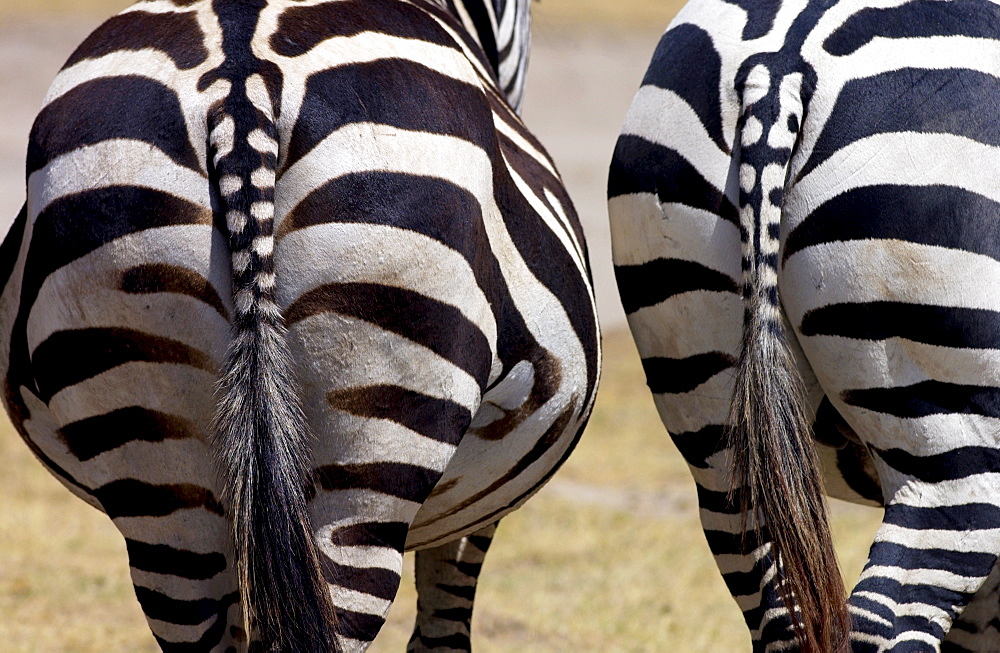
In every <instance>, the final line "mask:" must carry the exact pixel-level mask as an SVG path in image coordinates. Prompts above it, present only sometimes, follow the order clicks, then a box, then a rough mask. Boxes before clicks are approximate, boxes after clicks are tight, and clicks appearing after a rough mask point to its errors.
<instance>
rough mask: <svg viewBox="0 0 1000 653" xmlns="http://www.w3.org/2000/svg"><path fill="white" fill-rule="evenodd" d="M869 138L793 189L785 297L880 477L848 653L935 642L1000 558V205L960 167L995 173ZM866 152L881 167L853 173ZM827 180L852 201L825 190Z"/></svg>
mask: <svg viewBox="0 0 1000 653" xmlns="http://www.w3.org/2000/svg"><path fill="white" fill-rule="evenodd" d="M868 140H869V142H868V143H864V141H860V142H855V143H851V144H848V145H847V146H845V148H844V150H845V151H844V152H843V153H842V154H841V155H840V156H837V157H836V158H831V159H830V160H829V161H828V162H826V163H825V164H821V165H819V166H813V167H810V168H809V169H811V172H810V173H809V174H807V175H805V176H803V177H802V179H801V180H800V181H799V183H798V185H797V186H796V188H795V189H794V190H793V194H792V195H790V197H789V205H790V208H791V209H792V210H794V211H796V212H797V213H796V221H795V224H796V226H795V228H794V229H793V230H792V231H791V232H790V233H789V235H788V239H787V242H786V245H785V254H784V257H785V261H784V269H783V275H782V282H783V289H784V291H785V292H784V299H785V306H786V309H787V310H788V313H789V317H790V319H791V321H792V322H793V324H795V325H796V326H797V330H798V331H799V334H800V342H801V344H802V347H803V350H804V352H805V354H806V356H807V357H808V358H809V361H810V362H811V363H812V366H813V368H814V369H815V371H816V374H817V377H818V378H819V380H820V383H821V384H822V386H823V388H824V390H825V391H826V392H827V394H828V396H829V397H830V399H831V401H832V403H833V404H834V406H835V407H836V409H837V410H838V411H839V412H840V413H841V414H842V415H843V416H844V418H845V419H846V420H847V422H848V423H850V425H851V427H852V428H853V429H854V431H856V432H857V434H858V436H859V437H860V438H861V439H862V440H863V441H864V443H865V444H866V446H867V447H868V448H869V450H870V451H871V452H872V453H873V458H874V461H875V465H876V467H877V468H878V473H879V477H880V480H881V484H882V490H883V493H884V495H885V499H886V505H887V508H886V513H885V517H884V519H883V524H882V526H881V528H880V529H879V531H878V533H877V534H876V539H875V543H874V545H873V546H872V549H871V552H870V554H869V560H868V564H867V566H866V568H865V570H864V572H863V573H862V576H861V579H860V580H859V582H858V584H857V586H856V587H855V589H854V592H853V593H852V596H851V606H852V607H851V611H852V614H853V617H854V630H855V648H856V649H857V650H881V648H880V647H888V646H890V644H891V645H900V646H901V648H905V647H907V646H911V647H919V646H923V645H925V644H926V643H927V642H932V643H937V642H940V641H942V640H944V639H945V637H946V634H947V633H948V631H949V629H950V628H951V625H952V623H953V621H954V620H955V619H956V618H957V617H958V615H959V614H960V613H961V611H962V609H963V608H964V606H965V605H966V604H967V603H968V602H969V601H970V600H971V598H972V597H973V595H975V594H976V592H977V591H978V590H979V588H980V585H981V584H982V583H983V582H984V580H985V579H986V577H987V576H988V575H989V574H990V572H991V570H992V569H993V568H994V565H995V563H996V560H997V554H998V553H1000V536H998V532H1000V492H998V490H997V485H996V468H997V467H996V465H997V439H996V423H997V419H998V418H1000V408H998V403H997V397H998V396H1000V394H998V393H1000V377H998V376H997V373H996V370H997V358H996V355H995V352H996V347H997V342H998V340H997V333H996V330H997V329H996V327H997V325H998V324H1000V322H998V320H997V316H998V314H1000V313H998V309H1000V305H998V304H997V302H996V292H995V288H996V287H998V284H1000V266H998V264H997V249H996V242H997V240H996V227H995V224H996V220H997V218H998V217H1000V204H998V203H997V202H996V200H995V199H990V197H989V196H990V194H991V193H992V192H993V191H992V190H991V187H990V186H983V185H980V184H979V182H978V181H977V178H978V177H979V176H980V175H981V170H980V169H970V168H968V167H967V166H966V165H965V164H964V163H963V162H964V161H967V160H976V161H977V162H979V165H981V166H982V167H983V168H986V169H988V170H992V171H993V173H994V176H995V174H996V173H997V172H1000V157H998V156H997V155H996V153H995V148H989V147H987V146H986V145H983V144H979V143H977V142H975V141H974V140H972V139H968V138H965V137H957V136H953V135H949V134H933V133H926V134H922V133H914V132H910V133H884V134H877V135H875V136H873V137H871V138H870V139H868ZM872 141H874V143H873V142H872ZM867 147H876V148H877V150H878V151H879V156H878V157H876V158H875V159H872V160H869V161H867V162H866V163H865V165H863V166H861V167H860V168H858V167H856V166H857V165H858V164H857V163H856V162H857V160H858V159H857V158H852V155H854V154H858V153H860V152H861V151H867V150H866V148H867ZM818 149H819V148H817V150H818ZM944 153H947V154H944ZM824 166H826V167H824ZM827 174H836V175H845V177H844V178H850V179H851V180H852V186H851V187H848V188H846V189H845V188H841V189H838V192H836V193H835V194H834V193H831V192H830V191H829V189H827V190H824V191H819V188H820V187H827V186H828V184H827V182H826V181H824V180H823V177H824V176H825V175H827ZM918 177H919V178H921V179H923V180H924V181H926V182H928V183H926V184H921V185H909V184H907V183H905V180H907V179H914V178H918ZM988 183H992V182H988ZM806 197H808V198H809V199H808V200H806V199H805V198H806ZM894 606H901V607H898V608H896V607H894ZM902 606H905V608H904V607H902ZM994 609H996V607H995V606H994ZM906 650H911V649H906Z"/></svg>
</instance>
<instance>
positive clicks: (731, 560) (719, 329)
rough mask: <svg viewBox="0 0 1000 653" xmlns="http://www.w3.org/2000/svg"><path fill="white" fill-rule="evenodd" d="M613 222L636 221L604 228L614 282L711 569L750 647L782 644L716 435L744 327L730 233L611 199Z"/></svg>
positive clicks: (760, 555) (767, 572)
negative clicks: (684, 472) (687, 477)
mask: <svg viewBox="0 0 1000 653" xmlns="http://www.w3.org/2000/svg"><path fill="white" fill-rule="evenodd" d="M626 204H627V205H626ZM612 212H613V213H615V212H617V213H618V214H621V215H631V216H634V217H636V218H638V219H635V220H632V221H630V222H625V221H622V222H618V223H616V222H614V221H613V222H612V237H613V242H614V246H615V272H616V275H617V278H618V284H619V288H620V290H621V293H622V302H623V304H624V306H625V310H626V313H627V315H628V321H629V326H630V328H631V330H632V334H633V336H634V338H635V340H636V344H637V346H638V349H639V355H640V357H641V358H642V365H643V369H644V371H645V373H646V382H647V384H648V385H649V388H650V390H651V391H652V392H653V398H654V402H655V403H656V407H657V410H658V411H659V414H660V417H661V419H662V420H663V423H664V424H665V425H666V427H667V430H668V431H669V433H670V436H671V437H672V438H673V441H674V443H675V444H676V445H677V447H678V449H679V450H680V452H681V454H682V455H683V456H684V458H685V460H686V461H687V463H688V465H689V467H690V470H691V473H692V475H693V476H694V479H695V483H696V484H697V486H698V500H699V505H700V508H701V510H700V516H701V521H702V526H703V528H704V530H705V536H706V538H707V540H708V544H709V547H710V548H711V550H712V553H713V555H714V556H715V560H716V564H717V565H718V566H719V569H720V571H721V572H722V574H723V577H724V579H725V580H726V583H727V585H728V586H729V589H730V592H731V593H732V594H733V596H734V598H735V599H736V601H737V603H738V604H739V606H740V609H741V610H742V611H743V615H744V618H745V619H746V622H747V625H748V627H749V628H750V630H751V631H752V632H753V634H754V640H755V641H756V640H759V639H760V638H761V632H762V630H763V629H764V628H768V629H769V633H770V635H771V636H770V637H769V639H772V640H773V639H791V638H792V634H791V630H790V622H789V621H788V620H787V617H786V615H787V613H786V612H784V611H783V610H781V609H780V607H781V600H780V598H779V596H778V594H777V590H776V588H775V586H774V584H773V583H772V582H771V581H772V579H773V561H772V559H771V556H770V553H769V551H770V544H769V543H768V542H767V540H766V536H765V535H763V534H762V533H761V532H760V531H758V530H757V528H756V526H755V524H754V520H753V519H750V520H748V533H747V536H746V542H745V543H744V542H743V540H742V535H741V533H742V530H741V527H742V516H741V514H740V506H739V497H738V496H736V497H735V498H734V500H733V501H731V500H730V498H729V496H728V494H729V492H730V489H731V485H732V472H731V463H730V462H729V460H730V456H729V453H728V451H727V450H726V449H725V441H724V435H723V431H724V427H725V424H726V423H727V419H728V416H729V410H730V404H731V399H732V396H733V384H734V370H733V366H734V365H735V364H736V361H737V358H738V356H739V347H740V337H741V332H742V331H741V330H742V324H743V303H742V299H741V296H740V294H739V292H738V287H739V286H738V281H737V280H738V279H739V278H740V234H739V228H738V227H737V226H736V225H735V224H734V223H733V222H731V221H729V220H727V219H725V218H724V217H720V216H718V215H716V214H714V213H711V212H708V211H705V210H701V209H695V208H692V207H689V206H685V205H681V204H660V203H659V201H658V198H657V197H656V196H655V195H646V194H632V195H625V196H620V197H617V198H614V199H612ZM650 244H652V248H651V246H650ZM804 371H807V370H804ZM817 403H818V402H817ZM772 608H777V609H774V610H772Z"/></svg>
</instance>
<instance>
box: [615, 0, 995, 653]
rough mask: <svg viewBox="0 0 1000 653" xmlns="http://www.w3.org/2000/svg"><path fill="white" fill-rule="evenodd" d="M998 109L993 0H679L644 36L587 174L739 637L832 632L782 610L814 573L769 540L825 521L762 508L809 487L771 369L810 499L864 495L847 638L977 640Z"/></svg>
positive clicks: (921, 642) (883, 643) (990, 492)
mask: <svg viewBox="0 0 1000 653" xmlns="http://www.w3.org/2000/svg"><path fill="white" fill-rule="evenodd" d="M998 104H1000V5H998V4H997V3H995V2H988V1H979V0H974V1H971V2H939V1H934V0H909V1H902V0H891V1H889V2H880V3H877V4H876V3H870V2H860V1H855V0H839V1H835V0H785V1H784V2H773V3H763V2H762V3H748V2H737V1H735V0H729V1H725V0H692V1H691V2H690V3H689V4H688V5H687V6H686V7H685V8H684V9H683V10H682V11H681V12H680V14H679V15H678V17H677V18H676V20H675V21H674V22H673V23H672V25H671V26H670V28H669V29H668V30H667V32H666V34H665V35H664V36H663V38H662V40H661V42H660V44H659V46H658V48H657V50H656V53H655V55H654V57H653V61H652V63H651V65H650V68H649V70H648V72H647V74H646V77H645V79H644V81H643V85H642V88H641V89H640V90H639V93H638V95H637V96H636V98H635V101H634V103H633V105H632V108H631V110H630V112H629V115H628V117H627V119H626V122H625V126H624V129H623V132H622V135H621V138H620V139H619V141H618V146H617V149H616V151H615V156H614V162H613V164H612V168H611V177H610V181H609V197H610V214H611V227H612V240H613V247H614V256H615V264H616V272H617V275H618V282H619V286H620V288H621V294H622V299H623V303H624V304H625V309H626V312H627V313H628V316H629V322H630V326H631V328H632V331H633V334H634V336H635V339H636V342H637V344H638V346H639V350H640V354H641V355H642V357H643V363H644V367H645V370H646V374H647V380H648V383H649V385H650V388H651V389H652V391H653V393H654V397H655V400H656V403H657V406H658V408H659V411H660V414H661V416H662V417H663V421H664V423H665V425H666V426H667V429H668V430H669V431H670V433H671V436H672V437H673V439H674V441H675V442H676V444H677V445H678V447H679V448H680V450H681V451H682V453H683V454H684V455H685V457H686V459H687V461H688V462H689V463H690V466H691V470H692V473H693V475H694V477H695V481H696V483H697V485H698V491H699V499H700V504H701V517H702V522H703V525H704V528H705V533H706V536H707V538H708V542H709V545H710V548H711V549H712V551H713V553H714V555H715V557H716V560H717V562H718V565H719V568H720V570H721V571H722V573H723V576H724V578H725V580H726V582H727V584H728V586H729V589H730V591H731V593H732V594H733V596H734V597H735V599H736V600H737V602H738V603H739V605H740V607H741V609H742V610H743V612H744V616H745V618H746V621H747V624H748V626H749V628H750V630H751V633H752V636H753V640H754V650H789V649H795V648H797V647H798V648H801V649H802V650H832V649H833V648H834V647H836V646H837V645H838V644H837V633H836V632H832V631H835V630H836V626H835V624H834V621H833V619H835V614H836V611H837V609H838V604H840V601H839V600H835V601H828V602H827V603H829V605H820V606H819V609H818V610H813V608H815V607H816V605H815V603H816V602H815V601H813V605H812V606H811V607H810V605H807V604H808V603H809V602H810V601H811V600H812V599H810V598H809V596H806V600H805V601H803V600H802V597H803V593H802V592H803V591H804V592H805V593H806V594H807V595H808V594H809V593H810V592H813V591H816V586H815V585H813V586H811V585H810V580H809V578H806V580H805V581H803V583H802V584H801V585H796V582H797V581H796V575H797V574H798V576H799V577H800V578H801V576H802V574H800V573H799V572H798V571H797V569H799V568H804V567H808V565H801V564H800V561H799V560H798V558H797V557H796V556H798V555H800V553H801V552H800V551H799V550H798V549H796V548H794V547H793V548H789V546H790V545H789V544H788V542H789V541H794V538H797V537H801V531H802V530H815V531H817V532H820V531H822V530H824V529H825V524H823V521H824V519H823V516H822V509H821V508H819V509H817V512H816V513H815V514H813V515H812V516H809V515H808V514H806V513H808V511H809V510H811V508H804V507H797V504H794V503H788V504H784V512H783V513H782V510H781V505H778V507H777V509H776V510H775V511H774V512H770V511H769V509H768V508H767V506H766V505H765V504H767V503H768V502H774V501H777V502H780V501H783V497H786V496H789V495H792V496H794V495H796V493H798V490H796V489H794V488H792V489H791V490H789V489H788V488H785V489H781V488H782V487H783V486H784V485H787V482H788V479H789V478H793V480H794V481H795V482H796V483H799V482H805V484H806V485H807V486H809V485H810V484H811V483H812V482H811V481H803V479H807V478H808V476H807V474H808V472H807V471H803V468H805V469H806V470H807V469H808V468H809V467H810V466H811V465H810V464H809V463H808V460H809V457H810V456H811V453H810V451H811V450H812V449H813V447H812V446H811V445H809V444H808V439H807V440H806V441H805V444H804V445H800V444H796V442H795V441H794V440H787V439H785V438H786V436H788V437H790V434H794V433H793V432H796V431H798V432H805V433H808V431H809V426H808V422H806V423H805V428H804V429H800V428H798V427H797V426H795V425H794V423H793V422H794V420H793V419H792V418H790V417H789V416H790V415H793V414H794V410H793V409H794V408H795V404H796V403H797V402H796V401H792V402H791V403H787V401H786V399H784V398H782V395H784V394H786V393H787V392H788V388H790V387H793V386H794V384H795V383H797V379H796V377H801V378H802V379H803V380H804V381H805V391H806V395H805V399H804V400H803V402H802V404H803V405H804V407H805V408H806V410H807V411H808V412H807V413H806V415H807V417H806V419H807V420H809V421H811V422H813V424H812V431H813V432H814V434H815V436H816V440H817V441H818V443H819V445H820V446H818V447H816V449H818V453H819V458H820V461H821V462H822V467H823V468H824V469H825V472H826V474H825V475H826V477H827V480H828V488H829V490H830V491H831V493H833V494H834V495H836V496H840V497H842V498H847V499H850V500H855V501H861V502H867V503H875V504H878V505H884V506H885V517H884V520H883V525H882V527H881V528H880V530H879V532H878V534H877V535H876V538H875V542H874V544H873V545H872V549H871V553H870V557H869V561H868V565H867V566H866V568H865V570H864V572H863V574H862V576H861V579H860V580H859V582H858V584H857V586H856V587H855V588H854V590H853V592H852V593H851V596H850V599H849V601H848V605H847V607H848V610H849V614H850V619H851V631H850V647H851V648H853V650H855V651H889V650H891V651H931V650H933V651H937V650H949V651H993V650H998V648H1000V639H998V630H997V627H996V625H997V623H1000V621H998V618H1000V604H998V602H997V587H996V585H997V584H996V581H995V575H994V577H993V580H990V581H989V582H986V583H985V585H984V581H986V579H987V577H988V576H990V574H991V572H993V570H994V568H995V565H996V563H997V556H998V554H1000V491H998V489H997V484H996V473H997V469H998V463H1000V443H998V436H997V425H998V424H1000V422H998V418H1000V403H998V402H997V401H996V398H997V396H998V393H1000V377H998V375H997V372H996V370H997V369H998V368H997V365H996V362H997V359H998V357H997V353H996V352H997V350H998V349H1000V338H998V334H1000V330H998V329H997V328H995V327H996V326H997V325H1000V317H998V316H1000V312H998V311H1000V304H998V303H997V301H996V292H995V290H994V289H995V287H996V286H997V282H998V281H1000V267H998V264H997V261H998V260H1000V255H998V252H1000V250H998V249H997V247H996V246H995V244H996V243H997V242H998V239H997V233H998V232H997V231H996V226H995V225H996V224H997V220H998V218H1000V192H998V188H1000V186H998V184H997V179H1000V132H998V128H997V125H998V124H1000V123H998V122H997V121H996V120H995V119H994V116H995V115H996V108H997V106H998ZM741 261H742V264H741ZM779 294H780V302H779ZM755 343H756V344H755ZM761 343H763V344H761ZM748 348H749V351H750V352H751V354H752V355H751V356H749V357H748V355H747V352H748ZM761 352H765V353H766V356H765V355H764V354H762V353H761ZM782 352H787V355H790V358H788V359H787V360H788V361H789V362H788V363H784V362H783V360H785V359H783V356H786V354H784V353H782ZM761 361H768V362H769V364H768V365H760V362H761ZM748 362H749V363H752V364H748ZM796 367H797V368H798V372H797V373H796V370H795V368H796ZM755 384H756V385H755ZM793 399H794V397H793ZM733 406H736V409H735V411H733V410H732V407H733ZM775 406H777V408H775ZM772 413H776V415H772ZM768 415H772V416H771V417H767V416H768ZM761 424H764V426H761ZM758 427H759V429H760V431H762V432H761V433H759V434H757V435H753V434H751V435H753V437H750V438H749V440H747V441H741V440H739V439H736V440H730V439H727V437H729V436H727V433H730V434H735V435H734V437H737V438H738V437H740V433H741V432H742V431H746V430H747V429H750V430H751V431H752V429H754V428H758ZM772 427H773V428H772ZM768 435H770V436H774V437H775V439H776V441H777V442H776V443H774V444H772V445H761V444H760V439H758V438H763V437H765V436H768ZM759 451H764V452H765V453H763V454H758V453H757V452H759ZM774 451H777V452H778V453H777V454H775V455H777V456H778V458H779V459H780V460H778V462H774V461H768V460H767V456H770V455H772V454H773V452H774ZM759 456H763V458H761V457H759ZM782 456H784V457H782ZM754 466H756V471H754V469H748V467H754ZM734 468H735V469H736V472H737V474H736V476H737V478H738V479H740V480H741V482H743V483H745V485H741V487H739V489H738V491H737V492H736V493H735V494H733V493H731V492H730V484H731V478H732V477H733V470H734ZM803 487H805V486H803ZM802 492H803V494H809V493H813V494H815V495H816V498H817V499H818V496H819V487H818V486H810V487H805V489H803V490H802ZM743 501H747V502H746V503H743ZM747 511H748V512H749V513H750V516H746V515H747ZM741 513H742V514H741ZM803 515H806V516H805V517H803ZM810 522H812V526H810V527H808V528H805V529H803V528H802V527H801V524H803V523H805V524H809V523H810ZM790 524H797V525H796V526H791V525H790ZM744 527H746V529H747V531H746V534H745V536H744V534H743V533H744ZM789 531H791V532H792V535H791V536H788V535H786V533H787V532H789ZM789 537H791V540H789ZM744 546H745V548H744ZM810 546H811V545H810ZM775 549H778V550H779V551H780V554H779V557H780V560H781V565H780V567H779V566H776V565H775V561H774V552H775ZM824 555H825V554H824ZM820 557H822V556H820ZM813 562H816V561H815V560H814V561H813ZM810 564H812V563H810ZM834 564H835V562H834V561H833V560H832V559H826V560H825V561H822V560H820V561H819V564H817V565H816V566H814V567H812V569H813V571H815V570H816V569H817V568H821V569H822V570H826V572H827V573H829V570H830V569H833V568H834V567H833V565H834ZM782 580H784V581H785V582H781V581H782ZM817 582H818V581H817ZM800 588H805V589H804V590H802V589H800ZM789 590H792V592H794V594H795V596H794V601H795V603H796V608H797V609H799V610H801V612H799V617H800V618H798V619H795V620H791V619H789V615H788V611H787V610H786V609H785V605H787V603H789V602H791V601H792V599H793V597H791V596H790V592H789ZM831 592H833V594H836V591H835V588H834V589H833V590H831ZM977 592H978V593H977ZM783 596H784V599H785V600H784V601H783V600H782V597H783ZM966 605H969V606H970V607H968V608H967V609H965V611H964V612H963V609H964V608H966ZM831 615H834V616H831ZM824 629H825V630H826V632H825V634H824V632H823V631H824ZM824 638H825V639H824ZM796 639H797V641H796ZM817 642H820V644H818V645H817ZM822 642H826V644H822ZM810 647H812V648H810Z"/></svg>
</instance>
